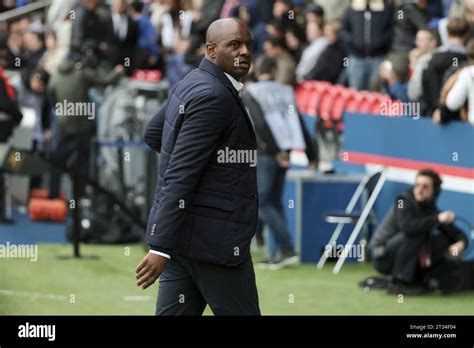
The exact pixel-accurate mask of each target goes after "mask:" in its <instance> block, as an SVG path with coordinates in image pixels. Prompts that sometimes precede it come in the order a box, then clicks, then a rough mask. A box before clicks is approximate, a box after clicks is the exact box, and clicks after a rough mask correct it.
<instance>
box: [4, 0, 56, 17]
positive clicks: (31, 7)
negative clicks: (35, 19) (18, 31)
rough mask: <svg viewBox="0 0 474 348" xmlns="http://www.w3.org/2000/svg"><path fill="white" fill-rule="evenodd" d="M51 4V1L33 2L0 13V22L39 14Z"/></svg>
mask: <svg viewBox="0 0 474 348" xmlns="http://www.w3.org/2000/svg"><path fill="white" fill-rule="evenodd" d="M51 3H52V0H41V1H38V2H33V3H31V4H28V5H25V6H22V7H18V8H14V9H12V10H9V11H6V12H3V13H0V22H7V21H11V20H15V19H18V18H21V17H25V16H28V15H30V14H32V13H34V12H39V11H41V10H44V9H46V8H47V7H48V6H50V5H51Z"/></svg>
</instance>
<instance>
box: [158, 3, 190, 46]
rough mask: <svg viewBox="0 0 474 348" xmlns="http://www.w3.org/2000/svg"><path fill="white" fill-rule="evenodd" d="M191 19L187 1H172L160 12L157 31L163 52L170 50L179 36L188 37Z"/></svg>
mask: <svg viewBox="0 0 474 348" xmlns="http://www.w3.org/2000/svg"><path fill="white" fill-rule="evenodd" d="M192 20H193V12H192V11H191V6H190V4H189V2H188V1H180V2H173V3H172V4H171V5H170V6H169V7H168V8H167V10H166V11H165V12H164V13H163V14H162V16H161V25H160V26H159V27H158V29H157V32H158V33H159V34H160V35H159V36H160V42H161V45H162V47H163V49H164V50H165V53H166V52H170V51H172V50H173V49H174V47H175V45H176V44H177V43H178V41H179V40H180V39H181V38H188V37H189V35H190V33H191V24H192Z"/></svg>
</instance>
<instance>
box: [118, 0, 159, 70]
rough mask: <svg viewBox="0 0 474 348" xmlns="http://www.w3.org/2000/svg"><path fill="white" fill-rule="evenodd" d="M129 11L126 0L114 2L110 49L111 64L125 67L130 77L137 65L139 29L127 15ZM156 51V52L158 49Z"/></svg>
mask: <svg viewBox="0 0 474 348" xmlns="http://www.w3.org/2000/svg"><path fill="white" fill-rule="evenodd" d="M127 10H128V5H127V1H126V0H113V1H112V6H111V19H112V30H113V34H112V41H111V47H110V62H111V63H112V65H113V66H115V65H117V64H122V65H124V66H125V69H126V71H127V73H128V75H131V73H132V71H133V69H134V65H135V57H134V54H135V47H136V46H137V43H138V35H139V31H138V30H139V29H138V24H137V22H136V21H135V20H134V19H132V17H131V16H130V15H128V14H127ZM140 34H141V33H140ZM142 44H143V43H142ZM154 49H155V50H156V48H154Z"/></svg>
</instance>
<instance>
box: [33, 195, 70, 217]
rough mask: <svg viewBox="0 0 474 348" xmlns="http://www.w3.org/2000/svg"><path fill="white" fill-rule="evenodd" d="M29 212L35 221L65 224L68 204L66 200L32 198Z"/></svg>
mask: <svg viewBox="0 0 474 348" xmlns="http://www.w3.org/2000/svg"><path fill="white" fill-rule="evenodd" d="M28 212H29V215H30V218H31V220H33V221H55V222H64V221H65V220H66V216H67V204H66V201H65V200H64V199H47V198H31V199H30V201H29V203H28Z"/></svg>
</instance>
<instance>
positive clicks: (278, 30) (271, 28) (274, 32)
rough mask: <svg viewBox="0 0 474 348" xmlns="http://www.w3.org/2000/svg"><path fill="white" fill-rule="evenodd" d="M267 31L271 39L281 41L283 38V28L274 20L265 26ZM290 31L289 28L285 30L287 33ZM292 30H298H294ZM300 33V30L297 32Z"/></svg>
mask: <svg viewBox="0 0 474 348" xmlns="http://www.w3.org/2000/svg"><path fill="white" fill-rule="evenodd" d="M265 30H266V31H267V33H268V36H269V38H270V39H281V38H283V36H284V35H283V27H282V26H281V24H280V22H279V21H277V20H272V21H270V22H268V23H267V24H266V25H265ZM286 30H289V28H285V31H286ZM292 30H296V29H295V28H293V29H292ZM296 31H298V30H296Z"/></svg>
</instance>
